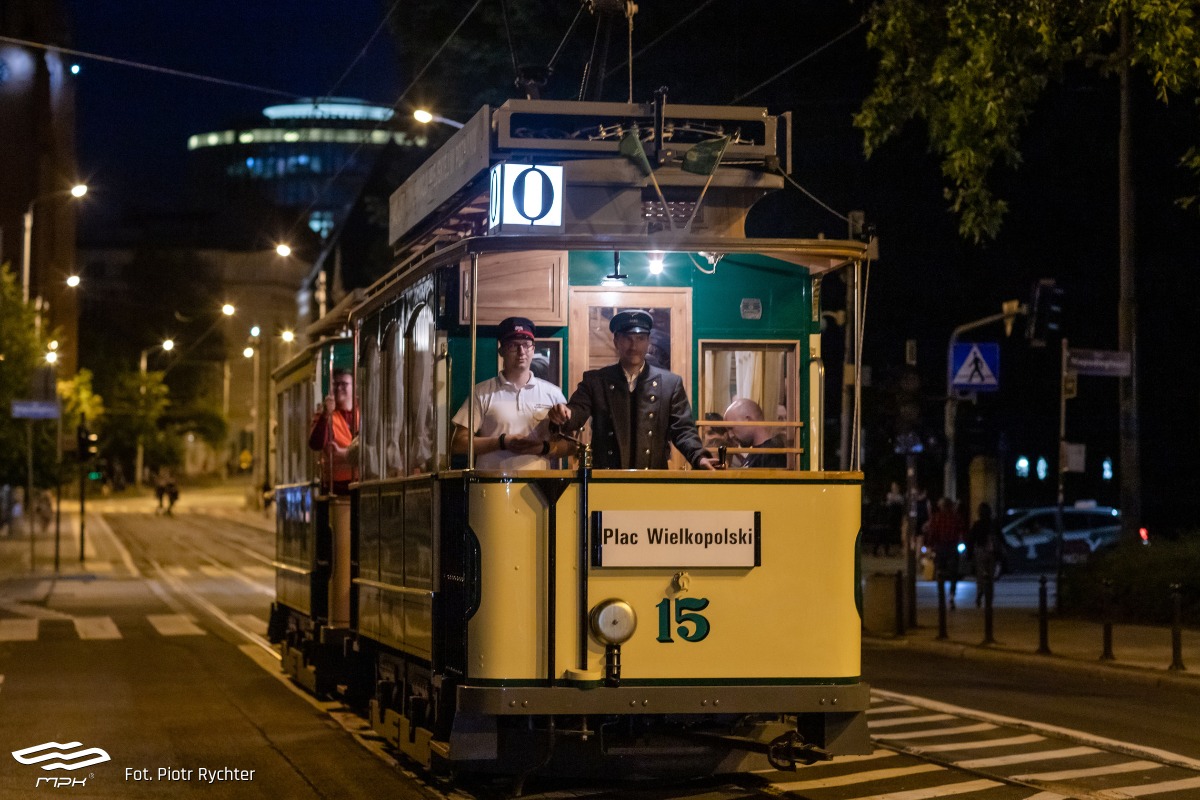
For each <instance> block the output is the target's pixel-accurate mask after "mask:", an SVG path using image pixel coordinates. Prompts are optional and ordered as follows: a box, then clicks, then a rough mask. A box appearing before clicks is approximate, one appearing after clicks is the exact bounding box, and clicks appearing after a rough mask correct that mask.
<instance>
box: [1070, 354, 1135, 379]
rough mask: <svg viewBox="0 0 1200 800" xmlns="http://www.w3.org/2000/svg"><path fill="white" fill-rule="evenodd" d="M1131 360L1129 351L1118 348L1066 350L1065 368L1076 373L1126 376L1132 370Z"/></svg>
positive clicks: (1116, 376) (1115, 376) (1111, 376)
mask: <svg viewBox="0 0 1200 800" xmlns="http://www.w3.org/2000/svg"><path fill="white" fill-rule="evenodd" d="M1132 365H1133V360H1132V359H1131V358H1130V357H1129V353H1125V352H1122V351H1120V350H1081V349H1079V348H1078V347H1072V348H1070V349H1068V350H1067V369H1069V370H1070V371H1072V372H1074V373H1076V374H1078V375H1102V376H1107V377H1110V378H1128V377H1129V376H1130V374H1131V373H1132V372H1133V366H1132Z"/></svg>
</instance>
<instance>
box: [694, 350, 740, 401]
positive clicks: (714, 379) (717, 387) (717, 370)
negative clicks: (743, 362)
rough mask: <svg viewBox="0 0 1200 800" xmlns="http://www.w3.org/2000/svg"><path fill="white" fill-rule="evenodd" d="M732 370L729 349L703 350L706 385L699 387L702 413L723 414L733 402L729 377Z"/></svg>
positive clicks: (731, 356) (731, 354) (731, 357)
mask: <svg viewBox="0 0 1200 800" xmlns="http://www.w3.org/2000/svg"><path fill="white" fill-rule="evenodd" d="M732 372H733V353H732V352H731V351H729V350H705V351H704V374H705V375H706V376H707V381H706V383H707V385H706V386H702V387H700V390H701V392H703V393H704V394H703V396H702V397H701V400H700V407H701V409H702V411H703V412H704V413H710V412H715V413H717V414H724V413H725V409H726V408H729V404H730V403H731V402H733V384H732V383H731V382H730V380H729V378H730V375H731V374H732Z"/></svg>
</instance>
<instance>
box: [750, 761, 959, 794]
mask: <svg viewBox="0 0 1200 800" xmlns="http://www.w3.org/2000/svg"><path fill="white" fill-rule="evenodd" d="M944 770H945V767H942V766H940V765H938V764H917V765H916V766H913V767H894V768H892V769H876V770H868V771H867V772H852V773H850V774H848V775H834V776H831V777H828V778H813V779H812V780H807V781H790V782H788V783H773V784H771V786H772V788H774V789H778V790H779V791H781V792H798V791H807V790H809V789H832V788H833V787H835V786H853V785H855V784H857V783H867V782H868V781H886V780H892V779H893V778H905V777H908V776H909V775H919V774H921V773H922V772H938V771H944Z"/></svg>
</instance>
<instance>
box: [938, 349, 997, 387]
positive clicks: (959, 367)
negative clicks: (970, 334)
mask: <svg viewBox="0 0 1200 800" xmlns="http://www.w3.org/2000/svg"><path fill="white" fill-rule="evenodd" d="M950 376H951V377H950V385H951V387H952V388H954V389H967V390H971V391H976V392H994V391H996V390H997V389H999V388H1000V345H998V344H996V343H995V342H967V343H964V344H955V345H954V350H953V351H952V357H951V359H950Z"/></svg>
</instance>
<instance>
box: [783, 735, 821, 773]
mask: <svg viewBox="0 0 1200 800" xmlns="http://www.w3.org/2000/svg"><path fill="white" fill-rule="evenodd" d="M832 760H833V753H830V752H829V751H828V750H826V749H825V748H823V747H817V746H816V745H815V744H808V743H807V742H805V741H804V737H802V736H801V735H800V734H799V733H797V732H796V731H788V732H787V733H785V734H783V735H781V736H776V737H775V738H774V739H772V740H771V741H770V743H769V744H768V745H767V761H768V762H769V763H770V764H771V766H772V767H774V768H775V769H778V770H784V771H787V772H795V771H796V764H797V763H801V764H804V765H806V766H807V765H810V764H815V763H817V762H818V761H832Z"/></svg>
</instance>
